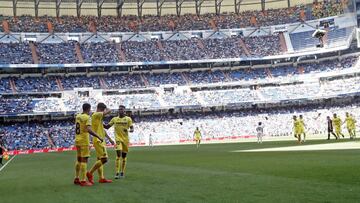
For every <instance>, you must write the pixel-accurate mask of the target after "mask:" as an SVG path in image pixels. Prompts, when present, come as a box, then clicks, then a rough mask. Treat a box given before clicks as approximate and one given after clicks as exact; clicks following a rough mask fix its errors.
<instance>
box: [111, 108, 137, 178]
mask: <svg viewBox="0 0 360 203" xmlns="http://www.w3.org/2000/svg"><path fill="white" fill-rule="evenodd" d="M111 126H114V131H115V143H116V144H115V150H116V161H115V168H116V175H115V179H119V178H124V177H125V169H126V161H127V157H126V156H127V154H128V152H129V132H134V127H133V122H132V119H131V118H130V117H129V116H126V115H125V106H123V105H120V106H119V115H118V116H116V117H114V118H112V119H111V121H110V122H109V124H106V125H104V127H105V128H106V129H109V128H110V127H111Z"/></svg>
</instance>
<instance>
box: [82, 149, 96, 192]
mask: <svg viewBox="0 0 360 203" xmlns="http://www.w3.org/2000/svg"><path fill="white" fill-rule="evenodd" d="M89 157H90V147H89V146H80V186H92V185H93V184H92V183H91V182H87V181H86V172H87V163H88V159H89Z"/></svg>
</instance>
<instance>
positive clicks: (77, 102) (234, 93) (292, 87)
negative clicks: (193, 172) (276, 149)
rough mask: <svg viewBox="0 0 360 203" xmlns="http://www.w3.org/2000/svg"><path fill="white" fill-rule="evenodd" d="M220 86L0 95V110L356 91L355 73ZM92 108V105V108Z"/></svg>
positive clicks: (209, 102) (221, 101) (211, 102)
mask: <svg viewBox="0 0 360 203" xmlns="http://www.w3.org/2000/svg"><path fill="white" fill-rule="evenodd" d="M227 88H228V89H224V90H191V89H188V88H182V89H181V90H180V89H178V90H176V91H174V92H169V91H151V92H129V93H125V92H124V93H121V94H120V95H103V94H101V93H96V94H95V95H94V94H93V95H92V96H90V97H88V96H79V95H78V94H77V93H76V92H72V93H69V94H72V96H64V97H62V98H45V99H29V98H23V99H1V106H0V107H1V108H0V114H14V113H32V112H36V113H43V112H74V111H75V112H77V111H80V109H81V105H82V104H83V103H85V102H88V103H90V104H91V105H92V106H93V107H94V108H95V106H96V104H97V103H98V102H105V103H106V104H108V106H109V108H112V109H116V108H117V107H118V105H120V104H123V105H126V106H127V107H129V108H130V109H159V108H165V107H174V106H192V105H203V106H215V105H229V104H234V103H244V102H245V103H246V102H265V101H266V102H268V101H283V100H292V99H312V98H320V97H335V96H338V95H342V94H349V93H358V92H359V91H360V79H359V77H353V78H343V79H329V80H323V81H312V82H311V81H309V82H306V83H303V84H285V85H276V86H256V88H253V87H247V86H244V87H240V88H234V89H229V87H227ZM93 110H95V109H93Z"/></svg>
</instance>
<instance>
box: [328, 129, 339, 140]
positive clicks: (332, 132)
mask: <svg viewBox="0 0 360 203" xmlns="http://www.w3.org/2000/svg"><path fill="white" fill-rule="evenodd" d="M330 133H331V134H332V135H333V136H334V137H335V139H338V137H337V136H336V134H335V133H334V131H333V130H332V131H330Z"/></svg>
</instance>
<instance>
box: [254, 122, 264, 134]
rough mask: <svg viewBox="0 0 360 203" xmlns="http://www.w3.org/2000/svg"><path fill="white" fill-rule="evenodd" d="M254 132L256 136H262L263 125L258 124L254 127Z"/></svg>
mask: <svg viewBox="0 0 360 203" xmlns="http://www.w3.org/2000/svg"><path fill="white" fill-rule="evenodd" d="M256 132H257V135H258V136H262V135H263V134H264V126H263V125H259V126H257V127H256Z"/></svg>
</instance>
